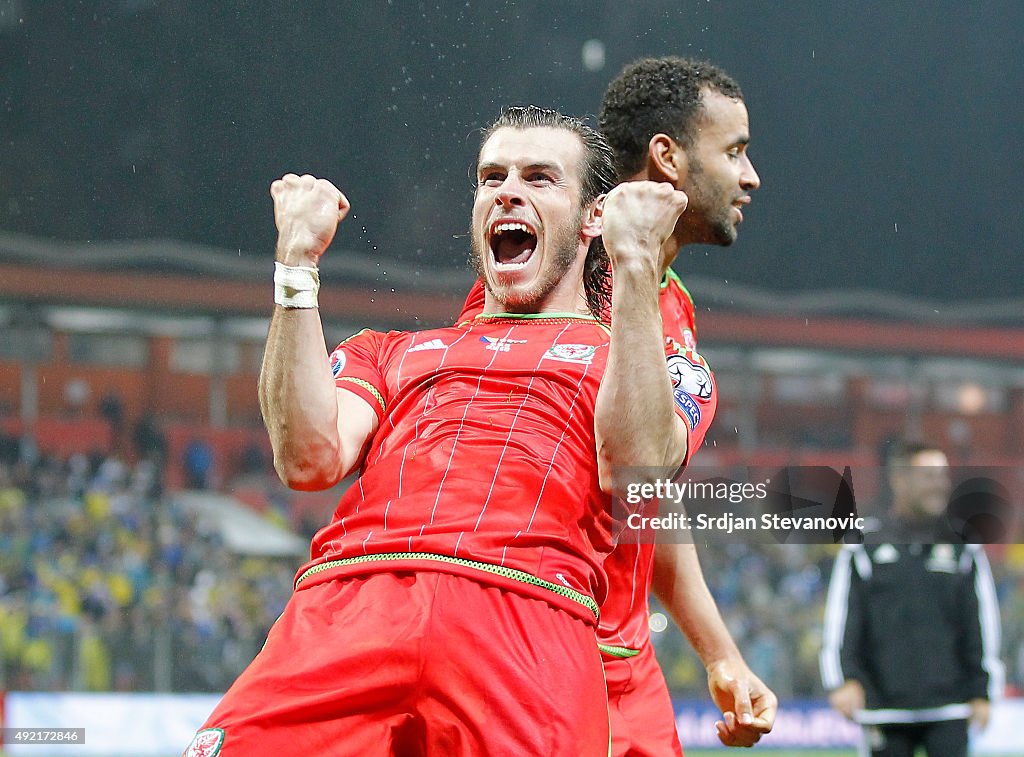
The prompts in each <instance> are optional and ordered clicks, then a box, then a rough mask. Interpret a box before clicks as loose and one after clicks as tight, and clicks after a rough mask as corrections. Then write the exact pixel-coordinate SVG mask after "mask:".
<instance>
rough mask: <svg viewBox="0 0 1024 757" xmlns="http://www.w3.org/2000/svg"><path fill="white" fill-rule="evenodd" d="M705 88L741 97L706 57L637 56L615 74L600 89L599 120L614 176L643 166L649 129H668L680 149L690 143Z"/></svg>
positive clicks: (624, 175)
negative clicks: (612, 155)
mask: <svg viewBox="0 0 1024 757" xmlns="http://www.w3.org/2000/svg"><path fill="white" fill-rule="evenodd" d="M705 89H708V90H711V91H713V92H719V93H721V94H723V95H725V96H726V97H731V98H734V99H737V100H742V99H743V92H742V91H741V90H740V85H739V84H737V83H736V81H735V80H734V79H733V78H732V77H731V76H729V74H727V73H725V71H723V70H722V69H720V68H718V67H717V66H715V65H714V64H713V63H709V62H708V61H706V60H695V59H691V58H679V57H676V56H666V57H663V58H643V59H641V60H638V61H635V62H633V63H630V64H629V65H628V66H626V67H625V68H624V69H623V70H622V73H620V74H619V75H618V76H617V77H615V79H614V81H612V83H611V84H609V85H608V90H607V91H606V92H605V96H604V100H603V101H602V103H601V115H600V118H599V121H600V128H601V133H602V134H603V135H604V136H605V139H607V140H608V142H609V144H610V145H611V147H612V150H614V153H615V158H616V166H615V167H616V170H617V171H618V175H619V178H620V179H622V180H625V179H628V178H629V177H630V176H633V175H634V174H636V173H638V172H639V171H640V170H641V169H642V168H643V166H644V160H645V159H646V157H647V146H648V144H649V143H650V141H651V137H653V136H654V135H655V134H667V135H669V136H670V137H672V139H674V140H675V141H676V142H678V143H679V145H680V146H681V147H683V149H687V148H688V147H690V145H691V144H693V140H694V137H695V129H696V126H697V123H698V116H699V115H700V114H701V111H702V109H703V102H702V93H703V90H705Z"/></svg>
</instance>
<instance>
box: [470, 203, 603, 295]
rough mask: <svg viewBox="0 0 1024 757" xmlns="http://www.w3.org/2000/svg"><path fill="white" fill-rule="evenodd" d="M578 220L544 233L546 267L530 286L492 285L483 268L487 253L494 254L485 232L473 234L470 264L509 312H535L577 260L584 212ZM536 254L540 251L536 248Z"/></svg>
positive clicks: (544, 262)
mask: <svg viewBox="0 0 1024 757" xmlns="http://www.w3.org/2000/svg"><path fill="white" fill-rule="evenodd" d="M575 218H576V220H575V221H572V220H569V221H566V222H565V223H563V224H562V225H561V226H560V227H558V228H556V229H553V230H552V231H551V233H550V235H548V234H545V236H546V237H547V238H546V239H545V243H544V246H545V253H544V254H545V259H544V261H542V265H543V267H542V268H541V270H540V273H539V275H538V276H537V277H536V278H535V280H534V282H533V284H532V285H531V286H530V287H529V288H527V289H522V288H520V287H511V286H500V285H499V286H498V287H497V288H495V287H493V286H492V285H491V282H490V281H488V279H487V275H486V272H485V270H484V258H483V256H484V255H492V254H493V253H492V252H491V249H490V246H489V245H488V244H487V242H486V241H485V240H484V238H483V236H482V235H477V234H473V233H470V239H471V240H472V244H471V250H470V256H469V260H470V264H471V265H472V266H473V270H474V271H475V272H476V274H477V276H479V277H480V280H481V281H482V282H483V283H484V287H486V289H487V291H488V292H490V293H491V295H492V296H493V297H494V298H495V299H497V300H498V302H500V303H501V305H502V308H503V309H504V310H505V312H507V313H531V312H536V310H537V308H538V307H539V305H540V304H541V303H542V302H543V301H544V299H545V298H546V297H547V296H548V295H549V294H551V292H552V291H553V290H554V289H555V287H556V286H558V284H559V282H560V281H561V280H562V279H563V278H564V277H565V274H566V272H567V271H568V270H569V269H570V268H572V265H573V263H575V262H576V254H577V250H578V249H579V241H580V232H581V231H582V229H583V216H582V214H580V215H576V216H575ZM533 254H534V255H536V254H538V252H537V250H534V253H533Z"/></svg>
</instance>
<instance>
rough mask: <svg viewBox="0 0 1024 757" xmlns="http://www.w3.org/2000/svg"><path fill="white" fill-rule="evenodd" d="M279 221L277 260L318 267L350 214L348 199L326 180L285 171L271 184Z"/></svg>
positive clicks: (276, 219) (286, 263) (275, 215)
mask: <svg viewBox="0 0 1024 757" xmlns="http://www.w3.org/2000/svg"><path fill="white" fill-rule="evenodd" d="M270 196H271V197H273V198H274V221H275V223H277V251H276V258H277V262H279V263H283V264H284V265H289V266H312V267H314V268H315V267H316V265H317V263H318V262H319V260H320V256H321V255H323V254H324V251H325V250H326V249H327V246H328V245H329V244H330V243H331V240H332V239H334V232H335V231H336V230H337V228H338V223H339V222H340V221H341V220H342V219H343V218H344V217H345V216H346V215H348V211H349V207H350V205H349V202H348V198H347V197H345V195H343V194H342V193H341V190H339V189H338V188H337V187H336V186H334V185H333V184H331V182H329V181H327V179H318V178H316V177H315V176H310V175H309V174H304V175H302V176H296V175H295V174H293V173H289V174H285V175H284V176H282V177H281V178H280V179H278V180H277V181H275V182H274V183H273V184H271V185H270Z"/></svg>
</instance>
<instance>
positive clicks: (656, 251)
mask: <svg viewBox="0 0 1024 757" xmlns="http://www.w3.org/2000/svg"><path fill="white" fill-rule="evenodd" d="M686 203H687V197H686V194H685V193H684V192H681V191H679V190H677V189H674V188H673V187H672V185H671V184H668V183H667V182H661V181H627V182H623V183H622V184H619V185H618V186H617V187H615V189H613V190H612V191H611V192H609V193H608V196H607V197H606V198H605V201H604V211H603V218H604V231H603V233H602V237H603V239H604V244H605V247H606V248H607V250H608V254H609V256H611V259H612V265H613V267H614V266H615V265H619V264H622V263H627V262H630V261H632V260H641V259H645V260H649V261H651V262H654V263H655V264H656V265H657V271H658V275H659V276H660V275H661V272H662V270H663V269H664V264H665V261H663V260H662V259H661V257H662V247H663V246H664V243H665V240H667V239H668V238H669V236H670V235H671V234H672V231H673V229H675V227H676V221H678V220H679V215H680V214H681V213H682V212H683V211H684V210H685V209H686ZM672 254H673V255H674V254H675V249H674V248H673V250H672ZM652 256H653V257H652Z"/></svg>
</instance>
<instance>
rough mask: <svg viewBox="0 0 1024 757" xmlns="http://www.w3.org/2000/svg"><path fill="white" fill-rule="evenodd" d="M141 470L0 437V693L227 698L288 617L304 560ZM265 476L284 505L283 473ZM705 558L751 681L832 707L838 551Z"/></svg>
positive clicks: (1003, 577) (748, 552)
mask: <svg viewBox="0 0 1024 757" xmlns="http://www.w3.org/2000/svg"><path fill="white" fill-rule="evenodd" d="M154 449H156V450H159V446H158V445H157V446H156V447H154ZM131 457H132V458H133V462H131V463H129V462H126V459H123V458H121V457H119V456H118V455H116V454H106V455H104V454H94V455H86V454H76V455H72V456H70V457H67V458H61V457H54V456H50V455H43V454H39V453H38V452H37V451H36V450H35V448H34V446H33V445H32V444H31V441H30V440H29V439H16V438H10V437H4V438H0V689H7V690H24V691H65V690H74V691H153V690H156V691H180V692H188V691H209V692H218V691H223V690H224V689H225V688H226V687H227V686H228V685H229V684H230V683H231V681H232V680H234V678H235V677H236V676H237V675H238V674H239V673H240V672H241V671H242V669H243V668H244V667H245V666H246V664H247V663H248V662H249V661H250V660H251V659H252V657H253V656H254V655H255V653H256V652H257V651H258V650H259V648H260V646H261V645H262V643H263V639H264V637H265V635H266V633H267V631H268V630H269V628H270V625H271V624H272V623H273V621H274V620H275V619H276V617H277V616H278V614H279V613H280V612H281V610H282V609H283V607H284V604H285V601H286V600H287V597H288V595H289V593H290V591H291V585H292V580H293V577H294V572H295V569H296V567H297V565H298V563H299V562H300V560H301V557H296V558H288V559H282V558H269V557H257V556H243V555H235V554H231V553H229V552H228V551H227V550H226V548H225V546H224V544H223V542H222V540H221V537H220V535H219V534H218V533H216V532H214V531H211V530H209V529H208V528H206V527H205V526H204V524H203V523H202V522H201V521H200V520H199V519H198V518H197V517H196V515H195V514H193V513H190V512H188V511H187V510H186V509H184V508H183V507H182V505H180V504H179V503H178V502H177V501H176V500H175V498H174V497H173V496H172V495H173V492H168V491H165V490H164V487H163V484H162V482H163V480H164V478H165V477H164V471H163V465H164V464H165V461H164V460H163V459H162V458H161V456H160V455H159V454H152V455H149V454H147V455H142V456H139V455H135V454H133V455H131ZM166 464H178V465H184V464H185V462H184V461H166ZM252 475H253V474H252V471H251V470H250V471H247V472H246V476H247V480H249V481H251V479H252ZM264 476H265V478H264V482H265V484H266V487H267V490H268V491H277V489H276V488H275V479H274V478H273V473H271V472H267V473H266V474H264ZM232 480H233V479H232V478H231V477H227V478H226V481H227V483H226V484H225V485H224V487H223V488H224V489H225V491H226V492H227V493H230V491H231V488H232ZM325 496H333V495H330V494H325ZM296 520H298V518H296ZM303 530H305V529H303ZM309 535H310V534H309V533H304V534H303V536H309ZM699 553H700V559H701V561H702V564H703V567H704V572H705V576H706V578H707V582H708V585H709V586H710V588H711V590H712V592H713V594H714V595H715V597H716V599H717V602H718V605H719V608H720V610H721V612H722V615H723V617H724V618H725V620H726V623H727V624H728V626H729V628H730V630H731V632H732V634H733V636H734V638H735V639H736V641H737V643H738V645H739V646H740V648H741V649H742V650H743V652H744V654H745V656H746V658H747V660H748V662H749V663H750V665H751V667H752V668H753V670H754V672H755V673H757V674H758V675H759V676H760V677H761V678H762V679H763V680H765V681H768V682H770V683H771V685H772V687H773V688H774V690H775V691H776V692H778V694H779V696H780V698H782V699H783V701H785V699H792V698H794V697H796V698H812V697H813V698H819V697H822V696H823V692H822V690H821V683H820V677H819V674H818V667H817V666H818V652H819V649H820V634H821V625H822V618H823V614H824V598H825V592H826V589H827V584H828V577H829V571H830V569H831V566H832V562H833V557H834V554H835V550H834V548H833V547H830V546H821V545H771V546H766V545H744V544H728V545H715V546H708V547H701V548H699ZM990 556H991V557H992V566H993V571H994V573H995V578H996V586H997V591H998V594H999V599H1000V608H1001V613H1002V619H1003V645H1002V650H1003V651H1002V656H1003V659H1004V660H1005V662H1006V666H1007V683H1008V688H1009V691H1010V693H1016V694H1020V693H1022V692H1024V545H1008V546H1005V547H995V548H992V549H991V550H990ZM658 609H659V608H657V606H655V607H654V611H655V613H657V612H658ZM660 620H661V618H660V617H658V616H657V615H655V621H654V623H653V626H652V627H653V628H654V630H655V631H656V633H654V634H653V639H654V643H655V645H656V649H657V654H658V658H659V660H660V661H661V664H662V666H663V668H664V670H665V674H666V678H667V680H668V683H669V686H670V688H671V690H672V692H673V694H674V695H675V696H677V697H684V698H698V699H703V698H705V697H706V696H707V689H706V682H705V675H704V671H703V669H702V667H701V665H700V661H699V660H698V658H697V657H696V655H695V654H694V653H693V652H692V651H691V650H690V649H689V647H688V645H687V643H686V641H685V639H684V638H683V636H682V634H681V633H680V632H679V631H678V629H677V628H675V626H674V625H672V624H671V623H667V624H664V623H661V622H660Z"/></svg>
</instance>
